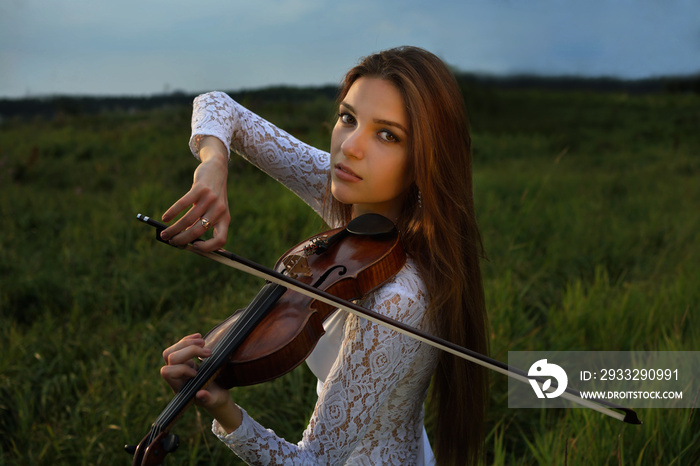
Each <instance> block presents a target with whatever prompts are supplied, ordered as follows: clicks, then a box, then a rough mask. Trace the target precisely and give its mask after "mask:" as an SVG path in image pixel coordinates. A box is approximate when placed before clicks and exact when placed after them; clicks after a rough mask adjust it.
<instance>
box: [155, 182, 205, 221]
mask: <svg viewBox="0 0 700 466" xmlns="http://www.w3.org/2000/svg"><path fill="white" fill-rule="evenodd" d="M196 198H197V196H196V194H195V192H194V190H193V189H190V190H189V191H187V192H186V193H185V195H184V196H182V197H181V198H180V199H178V200H177V201H176V202H175V203H174V204H173V205H172V206H170V208H169V209H168V210H166V211H165V213H164V214H163V217H162V218H163V221H164V222H169V221H171V220H172V219H174V218H175V217H177V216H178V215H179V214H180V213H181V212H182V211H183V210H185V209H186V208H187V207H189V206H191V205H192V204H194V201H195V200H196Z"/></svg>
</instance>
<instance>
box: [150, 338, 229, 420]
mask: <svg viewBox="0 0 700 466" xmlns="http://www.w3.org/2000/svg"><path fill="white" fill-rule="evenodd" d="M204 345H205V341H204V339H203V338H202V336H201V334H199V333H195V334H192V335H188V336H186V337H184V338H183V339H181V340H180V341H178V342H177V343H175V344H174V345H172V346H170V347H169V348H167V349H166V350H165V351H163V359H164V360H165V366H163V367H162V368H161V369H160V375H161V377H163V379H164V380H165V381H166V382H167V383H168V385H170V387H171V388H172V389H173V390H174V391H175V392H176V393H177V392H179V391H180V390H181V389H182V387H183V386H184V385H185V383H186V382H187V381H188V380H190V379H191V378H193V377H195V376H196V375H197V364H196V363H195V362H194V358H207V357H209V356H211V350H210V349H209V348H206V347H205V346H204ZM195 402H196V403H197V405H199V406H201V407H203V408H204V409H206V410H207V412H209V414H211V415H212V416H213V417H214V418H215V419H216V420H217V421H219V424H221V426H222V427H223V428H224V429H225V430H226V431H228V432H232V431H233V430H235V429H236V428H237V427H238V426H239V425H240V423H241V411H240V409H239V408H238V406H236V404H235V403H234V402H233V400H232V399H231V396H230V395H229V391H228V390H226V389H224V388H221V387H220V386H219V385H218V384H217V383H216V382H214V381H211V382H210V383H209V384H208V385H207V388H206V389H202V390H199V391H198V392H197V394H196V395H195Z"/></svg>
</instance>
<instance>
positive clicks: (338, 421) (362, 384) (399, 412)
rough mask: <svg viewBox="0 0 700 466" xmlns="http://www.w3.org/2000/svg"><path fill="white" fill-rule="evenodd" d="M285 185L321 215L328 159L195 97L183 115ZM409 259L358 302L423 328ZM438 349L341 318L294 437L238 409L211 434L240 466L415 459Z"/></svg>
mask: <svg viewBox="0 0 700 466" xmlns="http://www.w3.org/2000/svg"><path fill="white" fill-rule="evenodd" d="M192 129H193V137H192V138H191V140H190V145H191V148H192V151H193V153H194V154H195V155H197V150H198V146H197V142H198V136H201V135H212V136H216V137H218V138H219V139H221V140H222V141H223V142H224V144H226V145H227V147H230V148H232V149H233V150H235V151H236V152H238V153H240V154H241V155H242V156H243V157H245V158H246V159H247V160H249V161H250V162H252V163H254V164H255V165H257V166H258V167H260V168H261V169H263V170H264V171H265V172H267V173H269V174H270V175H271V176H273V177H274V178H275V179H277V180H279V181H280V182H282V183H284V184H285V185H286V186H287V187H288V188H289V189H291V190H292V191H294V192H295V193H297V194H298V195H299V196H300V197H301V198H302V199H303V200H304V201H306V202H307V203H308V204H309V205H310V206H312V207H313V208H314V209H315V210H316V211H317V212H320V210H321V209H320V207H321V202H322V201H321V199H322V195H323V193H324V191H325V186H326V182H327V176H328V174H327V173H328V170H329V156H328V154H327V153H326V152H323V151H320V150H318V149H314V148H312V147H310V146H308V145H306V144H304V143H302V142H300V141H299V140H297V139H295V138H293V137H292V136H291V135H289V134H287V133H285V132H284V131H281V130H280V129H278V128H276V127H275V126H274V125H272V124H270V123H269V122H267V121H265V120H263V119H262V118H260V117H258V116H257V115H255V114H253V113H252V112H250V111H248V110H246V109H245V108H243V107H242V106H240V105H239V104H237V103H236V102H235V101H233V100H232V99H231V98H230V97H228V96H227V95H226V94H223V93H211V94H206V95H203V96H200V97H198V98H197V99H196V100H195V108H194V113H193V121H192ZM424 289H425V287H424V283H423V281H422V279H421V277H420V275H419V273H418V270H417V268H416V266H415V264H414V263H413V262H412V261H411V260H410V258H409V260H408V261H407V263H406V265H405V266H404V268H403V269H402V270H401V271H400V272H399V273H398V274H397V275H396V276H395V277H394V278H393V279H392V280H390V281H389V282H387V283H386V284H385V285H384V286H382V287H381V288H379V289H378V290H377V291H375V292H374V293H372V294H371V295H369V296H368V297H366V298H365V299H364V300H363V302H362V303H361V304H362V305H363V306H365V307H368V308H370V309H373V310H375V311H377V312H380V313H382V314H384V315H386V316H388V317H391V318H394V319H397V320H399V321H402V322H405V323H406V324H408V325H411V326H414V327H417V328H422V329H424V330H426V331H430V330H431V329H430V328H426V326H425V322H424V319H423V317H424V315H425V311H426V309H427V306H428V300H427V296H426V295H425V292H424ZM437 353H438V350H436V349H434V348H432V347H430V346H428V345H426V344H424V343H421V342H419V341H417V340H415V339H412V338H410V337H408V336H405V335H402V334H400V333H398V332H395V331H393V330H390V329H387V328H385V327H383V326H381V325H378V324H374V323H372V322H369V321H367V320H366V319H363V318H360V317H357V316H354V315H349V316H347V318H346V319H345V322H344V326H343V339H342V342H341V344H340V350H339V353H338V357H337V359H336V360H335V363H334V364H333V366H332V367H331V369H330V372H329V374H328V376H327V377H326V378H325V383H324V384H323V388H322V390H321V391H320V395H319V398H318V401H317V403H316V406H315V409H314V412H313V415H312V417H311V419H310V421H309V425H308V427H307V429H306V430H305V431H304V434H303V437H302V440H301V441H300V442H299V443H298V444H291V443H289V442H287V441H285V440H284V439H282V438H280V437H278V436H277V435H276V434H275V433H274V432H273V431H272V430H269V429H266V428H264V427H263V426H261V425H260V424H259V423H258V422H256V421H255V420H253V419H252V418H251V417H250V416H248V415H247V413H245V412H244V411H243V423H242V425H241V426H240V427H239V428H238V429H237V430H236V431H234V432H232V433H231V434H229V435H225V432H223V431H221V429H220V426H219V425H218V423H216V421H214V424H213V427H212V430H213V432H214V433H215V434H216V435H217V436H219V438H221V440H222V441H224V442H225V443H226V444H227V445H228V446H229V447H230V448H231V450H232V451H234V452H235V453H236V454H237V455H238V456H239V457H241V458H242V459H243V460H245V461H246V462H247V463H249V464H289V465H306V464H401V465H408V464H423V443H422V442H423V439H422V434H423V401H424V400H425V397H426V394H427V390H428V385H429V383H430V377H431V375H432V373H433V372H434V370H435V366H436V364H437V356H438V354H437Z"/></svg>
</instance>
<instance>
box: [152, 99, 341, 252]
mask: <svg viewBox="0 0 700 466" xmlns="http://www.w3.org/2000/svg"><path fill="white" fill-rule="evenodd" d="M190 148H191V149H192V152H193V154H194V155H195V156H196V157H197V158H198V159H199V160H200V161H201V162H202V163H201V164H200V165H199V167H197V169H196V170H195V173H194V181H193V183H192V187H191V188H190V190H189V191H188V192H187V193H186V194H185V195H184V196H183V197H182V198H180V199H179V200H178V201H177V202H176V203H175V204H173V205H172V206H171V207H170V208H169V209H168V210H167V211H166V212H165V214H163V221H165V222H169V221H170V220H172V219H174V218H176V217H177V216H178V215H179V214H180V213H181V212H183V211H185V210H186V209H188V208H189V207H190V206H192V207H191V208H190V209H189V210H188V211H187V213H186V214H185V215H184V216H182V218H180V219H179V220H178V221H177V222H176V223H174V224H173V225H171V226H170V227H169V228H167V229H165V230H164V231H163V232H162V234H161V237H162V238H163V239H164V240H166V241H170V243H171V244H173V245H175V246H183V245H185V244H187V243H189V242H191V241H193V240H194V239H197V238H199V237H200V236H202V234H204V232H205V231H206V229H207V227H205V226H204V224H203V223H201V219H207V220H209V221H210V226H213V227H214V230H213V233H214V234H213V236H212V238H210V239H209V240H207V241H204V242H197V243H195V245H194V246H195V247H197V248H199V249H201V250H203V251H213V250H215V249H218V248H221V247H223V245H224V244H225V243H226V235H227V233H228V225H229V222H230V219H231V215H230V212H229V206H228V197H227V194H226V182H227V175H228V164H227V162H228V155H229V148H231V149H233V150H234V151H236V152H237V153H239V154H241V155H242V156H243V157H244V158H246V159H247V160H248V161H250V162H251V163H253V164H254V165H256V166H257V167H258V168H260V169H262V170H263V171H265V172H266V173H268V174H269V175H270V176H272V177H273V178H275V179H276V180H278V181H279V182H281V183H283V184H284V185H285V186H286V187H287V188H289V189H290V190H292V191H293V192H294V193H295V194H297V195H298V196H299V197H300V198H301V199H302V200H303V201H304V202H306V203H307V204H308V205H309V206H311V207H312V208H313V209H314V210H315V211H316V212H317V213H318V214H319V215H322V212H323V198H324V194H325V189H326V184H327V180H328V170H329V167H330V156H329V154H328V153H326V152H324V151H321V150H318V149H315V148H313V147H311V146H309V145H308V144H305V143H303V142H301V141H299V140H298V139H296V138H294V137H293V136H291V135H290V134H289V133H286V132H285V131H282V130H280V129H279V128H277V127H276V126H274V125H273V124H271V123H270V122H268V121H266V120H264V119H263V118H261V117H259V116H258V115H256V114H254V113H253V112H251V111H249V110H248V109H246V108H245V107H243V106H242V105H240V104H238V103H237V102H235V101H234V100H233V99H231V98H230V97H229V96H228V95H226V94H224V93H223V92H211V93H209V94H203V95H200V96H198V97H197V98H196V99H195V101H194V108H193V112H192V137H191V138H190ZM324 220H326V221H328V220H327V219H324Z"/></svg>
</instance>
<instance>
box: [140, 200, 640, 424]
mask: <svg viewBox="0 0 700 466" xmlns="http://www.w3.org/2000/svg"><path fill="white" fill-rule="evenodd" d="M136 218H137V219H138V220H140V221H142V222H144V223H147V224H148V225H151V226H153V227H155V228H156V239H157V240H158V241H160V242H162V243H165V244H168V245H169V246H172V245H171V244H170V243H168V242H167V241H164V240H163V239H162V238H161V237H160V233H161V231H163V230H164V229H165V228H167V227H168V226H167V225H165V224H163V223H161V222H158V221H156V220H153V219H152V218H150V217H147V216H145V215H143V214H138V215H137V216H136ZM197 241H201V240H198V239H197V240H194V241H193V242H192V243H190V244H188V245H186V246H185V247H184V248H178V249H185V250H187V251H190V252H193V253H195V254H198V255H200V256H203V257H206V258H209V259H211V260H214V261H216V262H219V263H220V264H224V265H227V266H229V267H232V268H234V269H236V270H240V271H242V272H245V273H247V274H250V275H254V276H256V277H259V278H262V279H264V280H267V281H270V282H273V283H276V284H278V285H281V286H284V287H286V288H288V289H291V290H294V291H296V292H298V293H301V294H303V295H305V296H309V297H311V298H314V299H317V300H319V301H321V302H324V303H326V304H328V305H330V306H333V307H336V308H338V309H342V310H344V311H346V312H350V313H353V314H355V315H357V316H359V317H363V318H365V319H367V320H370V321H372V322H374V323H376V324H379V325H383V326H385V327H388V328H390V329H392V330H394V331H396V332H399V333H402V334H404V335H407V336H409V337H411V338H415V339H416V340H419V341H421V342H423V343H426V344H428V345H431V346H433V347H435V348H438V349H440V350H442V351H446V352H448V353H450V354H452V355H455V356H457V357H460V358H462V359H465V360H467V361H470V362H473V363H475V364H479V365H480V366H483V367H486V368H487V369H491V370H493V371H496V372H498V373H501V374H503V375H506V376H508V377H511V378H513V379H515V380H518V381H520V382H523V383H529V381H530V380H532V379H535V380H537V382H538V383H539V384H540V385H542V384H543V383H544V382H545V380H546V379H544V378H541V377H529V376H528V374H527V372H525V371H523V370H521V369H518V368H517V367H513V366H509V365H507V364H505V363H503V362H501V361H498V360H496V359H493V358H490V357H488V356H485V355H483V354H481V353H478V352H476V351H472V350H470V349H467V348H464V347H462V346H459V345H456V344H454V343H452V342H449V341H447V340H444V339H442V338H439V337H436V336H434V335H431V334H429V333H426V332H424V331H422V330H419V329H417V328H414V327H411V326H409V325H406V324H404V323H402V322H399V321H396V320H393V319H390V318H388V317H385V316H383V315H382V314H379V313H377V312H375V311H372V310H370V309H366V308H364V307H362V306H358V305H357V304H355V303H352V302H350V301H346V300H343V299H340V298H338V297H336V296H333V295H332V294H330V293H327V292H325V291H323V290H319V289H316V288H314V287H312V286H310V285H307V284H306V283H303V282H300V281H298V280H295V279H293V278H291V277H289V276H287V275H284V274H281V273H279V272H277V271H275V270H272V269H269V268H267V267H264V266H262V265H260V264H257V263H255V262H253V261H251V260H248V259H246V258H244V257H241V256H238V255H236V254H234V253H232V252H230V251H227V250H225V249H218V250H216V251H212V252H204V251H200V250H198V249H197V248H194V247H192V244H193V243H195V242H197ZM173 247H176V246H173ZM552 385H556V384H555V383H554V382H552ZM560 396H561V397H562V398H566V399H567V400H569V401H572V402H574V403H577V404H579V405H581V406H583V407H586V408H590V409H593V410H595V411H598V412H600V413H602V414H605V415H607V416H610V417H613V418H615V419H618V420H620V421H623V422H626V423H628V424H641V423H642V421H640V420H639V418H638V417H637V413H635V412H634V411H633V410H632V409H630V408H625V407H623V406H620V405H618V404H615V403H611V402H609V401H607V400H601V399H598V398H582V397H581V392H580V391H578V390H574V389H572V388H568V387H567V388H566V390H565V391H564V392H563V393H562V394H561V395H560ZM615 410H617V411H622V412H617V411H615Z"/></svg>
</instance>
